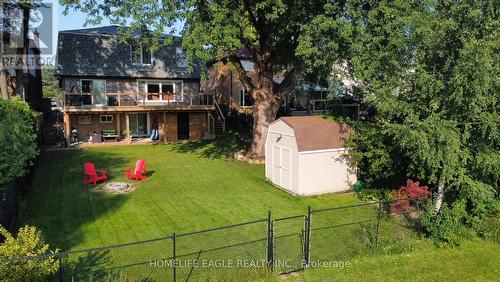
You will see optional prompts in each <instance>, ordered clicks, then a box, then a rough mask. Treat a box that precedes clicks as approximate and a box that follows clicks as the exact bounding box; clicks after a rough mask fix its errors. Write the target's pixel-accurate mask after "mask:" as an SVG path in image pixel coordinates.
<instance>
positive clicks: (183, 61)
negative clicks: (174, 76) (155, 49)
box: [175, 47, 188, 68]
mask: <svg viewBox="0 0 500 282" xmlns="http://www.w3.org/2000/svg"><path fill="white" fill-rule="evenodd" d="M175 59H176V63H177V67H178V68H187V67H188V60H187V58H186V54H184V50H182V47H175Z"/></svg>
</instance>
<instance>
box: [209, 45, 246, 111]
mask: <svg viewBox="0 0 500 282" xmlns="http://www.w3.org/2000/svg"><path fill="white" fill-rule="evenodd" d="M235 56H236V58H237V59H239V60H240V62H241V65H242V66H243V69H244V70H245V71H246V72H247V75H248V76H249V77H253V76H255V71H254V66H253V61H252V59H251V57H250V54H249V53H248V51H247V49H244V48H242V49H240V50H239V51H238V52H236V54H235ZM207 69H208V72H207V81H206V83H205V85H203V91H204V93H206V94H210V95H213V96H214V98H215V100H216V101H217V102H218V103H219V104H220V106H221V107H222V110H223V112H224V113H225V114H230V113H231V111H235V112H238V113H247V114H249V113H252V109H253V106H254V101H253V98H252V96H251V93H250V91H249V90H248V89H247V88H246V87H245V86H244V85H243V84H242V83H241V81H240V76H239V73H238V71H236V69H234V66H231V65H230V64H221V63H220V62H217V61H210V62H209V63H208V64H207Z"/></svg>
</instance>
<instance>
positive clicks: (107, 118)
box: [101, 115, 113, 123]
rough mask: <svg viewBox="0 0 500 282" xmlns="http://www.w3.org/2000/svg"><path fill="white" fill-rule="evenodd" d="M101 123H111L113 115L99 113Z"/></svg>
mask: <svg viewBox="0 0 500 282" xmlns="http://www.w3.org/2000/svg"><path fill="white" fill-rule="evenodd" d="M101 123H113V115H101Z"/></svg>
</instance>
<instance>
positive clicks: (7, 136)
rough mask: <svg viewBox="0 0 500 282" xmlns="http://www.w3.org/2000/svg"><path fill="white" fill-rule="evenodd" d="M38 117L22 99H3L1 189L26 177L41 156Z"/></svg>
mask: <svg viewBox="0 0 500 282" xmlns="http://www.w3.org/2000/svg"><path fill="white" fill-rule="evenodd" d="M36 118H37V114H36V113H35V112H34V111H33V110H31V109H30V107H29V106H28V104H27V103H25V102H24V101H21V100H19V99H14V100H3V99H0V187H1V186H2V184H4V183H8V182H10V181H12V180H14V179H15V178H16V177H19V176H22V175H24V173H25V172H26V166H27V164H28V161H30V160H32V159H33V158H34V157H35V156H36V155H37V154H38V148H37V144H36V137H37V129H36Z"/></svg>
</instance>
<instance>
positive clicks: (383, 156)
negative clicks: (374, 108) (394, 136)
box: [348, 122, 406, 187]
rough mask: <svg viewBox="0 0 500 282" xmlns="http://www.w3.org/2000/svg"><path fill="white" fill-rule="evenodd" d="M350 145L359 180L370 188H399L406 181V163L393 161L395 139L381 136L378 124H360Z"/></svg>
mask: <svg viewBox="0 0 500 282" xmlns="http://www.w3.org/2000/svg"><path fill="white" fill-rule="evenodd" d="M353 128H354V134H353V135H352V138H351V139H350V140H349V141H348V144H349V147H353V148H354V150H350V151H349V155H350V158H349V159H350V160H351V162H352V165H353V166H355V167H357V168H358V177H359V178H360V179H361V180H362V181H363V182H364V183H365V185H366V187H397V186H400V184H401V183H403V182H404V180H405V179H406V177H405V173H404V168H405V166H406V164H405V161H406V160H405V159H401V158H393V157H392V156H393V155H394V154H396V152H395V148H394V147H391V145H392V143H391V139H390V138H388V137H387V136H385V135H383V134H381V130H382V127H381V126H380V125H378V124H373V123H366V122H357V123H354V124H353Z"/></svg>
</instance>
